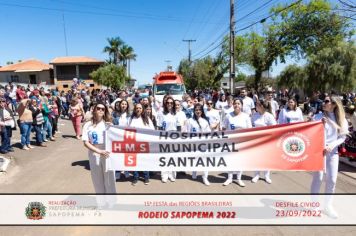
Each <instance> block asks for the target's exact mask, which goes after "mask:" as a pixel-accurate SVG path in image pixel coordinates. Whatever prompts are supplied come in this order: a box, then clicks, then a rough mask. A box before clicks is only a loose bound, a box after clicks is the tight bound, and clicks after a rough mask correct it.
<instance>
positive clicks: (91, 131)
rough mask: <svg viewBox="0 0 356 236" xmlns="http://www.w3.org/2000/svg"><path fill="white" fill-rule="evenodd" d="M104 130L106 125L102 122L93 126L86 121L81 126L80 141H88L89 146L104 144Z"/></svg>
mask: <svg viewBox="0 0 356 236" xmlns="http://www.w3.org/2000/svg"><path fill="white" fill-rule="evenodd" d="M106 128H107V124H106V123H105V122H104V121H101V122H99V123H98V124H96V125H95V126H94V125H93V123H92V122H91V121H88V122H87V123H85V124H84V126H83V133H82V140H83V141H84V142H85V141H89V142H90V143H91V144H104V142H105V130H106Z"/></svg>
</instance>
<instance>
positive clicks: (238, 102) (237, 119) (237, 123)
mask: <svg viewBox="0 0 356 236" xmlns="http://www.w3.org/2000/svg"><path fill="white" fill-rule="evenodd" d="M233 106H234V111H233V112H231V113H229V114H227V115H226V117H225V120H224V124H223V130H238V129H247V128H252V123H251V118H250V116H249V115H248V114H246V113H243V112H242V106H243V101H242V99H240V98H235V99H234V102H233ZM236 174H237V179H236V180H237V184H238V185H240V186H241V187H245V183H244V182H243V181H242V180H241V177H242V171H237V173H236ZM232 177H233V172H232V171H229V172H228V178H227V180H226V181H225V182H224V184H223V185H224V186H227V185H229V184H231V183H232Z"/></svg>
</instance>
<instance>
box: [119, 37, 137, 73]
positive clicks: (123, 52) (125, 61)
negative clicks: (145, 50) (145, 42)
mask: <svg viewBox="0 0 356 236" xmlns="http://www.w3.org/2000/svg"><path fill="white" fill-rule="evenodd" d="M136 57H137V55H136V54H135V52H134V49H133V48H132V47H131V46H128V45H126V44H124V45H122V47H121V48H120V60H121V62H122V65H123V67H124V68H125V70H126V72H127V76H129V77H130V61H131V60H134V61H135V60H136Z"/></svg>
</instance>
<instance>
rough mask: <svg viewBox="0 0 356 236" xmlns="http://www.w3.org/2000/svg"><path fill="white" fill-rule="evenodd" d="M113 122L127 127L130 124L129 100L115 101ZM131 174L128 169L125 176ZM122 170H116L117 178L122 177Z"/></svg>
mask: <svg viewBox="0 0 356 236" xmlns="http://www.w3.org/2000/svg"><path fill="white" fill-rule="evenodd" d="M111 115H112V119H113V120H112V121H113V122H112V123H113V124H114V125H120V126H122V127H127V126H128V125H129V118H130V116H129V103H128V102H127V100H120V101H117V102H115V105H114V111H113V112H112V114H111ZM129 176H130V174H129V172H128V171H125V177H126V178H128V177H129ZM120 177H121V171H116V172H115V178H116V179H120Z"/></svg>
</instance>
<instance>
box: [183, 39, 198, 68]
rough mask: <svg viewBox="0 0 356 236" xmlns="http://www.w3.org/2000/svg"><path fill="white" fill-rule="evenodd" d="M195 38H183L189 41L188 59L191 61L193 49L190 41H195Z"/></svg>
mask: <svg viewBox="0 0 356 236" xmlns="http://www.w3.org/2000/svg"><path fill="white" fill-rule="evenodd" d="M195 41H196V40H195V39H183V42H187V43H188V61H189V63H190V62H191V57H192V50H191V49H190V43H192V42H195Z"/></svg>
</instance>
